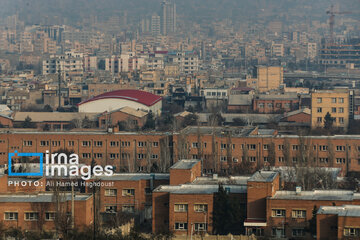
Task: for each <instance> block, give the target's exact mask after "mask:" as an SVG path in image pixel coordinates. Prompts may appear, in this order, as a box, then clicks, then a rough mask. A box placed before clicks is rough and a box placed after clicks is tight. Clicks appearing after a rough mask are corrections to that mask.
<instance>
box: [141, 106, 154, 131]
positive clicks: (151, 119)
mask: <svg viewBox="0 0 360 240" xmlns="http://www.w3.org/2000/svg"><path fill="white" fill-rule="evenodd" d="M143 129H144V130H147V129H155V119H154V115H153V113H152V111H150V112H149V114H148V115H147V119H146V122H145V124H144V127H143Z"/></svg>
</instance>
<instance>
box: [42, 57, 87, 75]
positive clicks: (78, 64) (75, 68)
mask: <svg viewBox="0 0 360 240" xmlns="http://www.w3.org/2000/svg"><path fill="white" fill-rule="evenodd" d="M83 71H84V59H83V57H82V56H80V55H79V56H78V55H77V56H73V55H58V56H51V57H50V58H48V59H46V60H43V63H42V74H43V75H48V74H57V73H59V72H60V73H61V74H64V73H69V72H78V73H82V72H83Z"/></svg>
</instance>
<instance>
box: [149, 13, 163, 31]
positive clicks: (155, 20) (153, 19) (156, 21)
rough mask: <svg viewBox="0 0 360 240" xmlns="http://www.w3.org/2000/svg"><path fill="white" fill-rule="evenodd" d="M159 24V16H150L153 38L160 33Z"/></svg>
mask: <svg viewBox="0 0 360 240" xmlns="http://www.w3.org/2000/svg"><path fill="white" fill-rule="evenodd" d="M160 28H161V23H160V16H159V15H156V14H154V15H152V16H151V34H152V35H154V36H158V35H160V33H161V29H160Z"/></svg>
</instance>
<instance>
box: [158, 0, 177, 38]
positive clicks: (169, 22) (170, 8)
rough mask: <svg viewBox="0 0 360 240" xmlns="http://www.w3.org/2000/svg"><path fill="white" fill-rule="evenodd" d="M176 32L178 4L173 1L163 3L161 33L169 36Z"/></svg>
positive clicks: (168, 0)
mask: <svg viewBox="0 0 360 240" xmlns="http://www.w3.org/2000/svg"><path fill="white" fill-rule="evenodd" d="M175 32H176V4H175V2H174V1H172V0H164V1H163V2H162V3H161V33H162V35H167V34H170V33H175Z"/></svg>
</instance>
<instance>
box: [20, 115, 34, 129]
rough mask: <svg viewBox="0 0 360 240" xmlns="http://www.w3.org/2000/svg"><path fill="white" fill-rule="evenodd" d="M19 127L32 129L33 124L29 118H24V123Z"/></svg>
mask: <svg viewBox="0 0 360 240" xmlns="http://www.w3.org/2000/svg"><path fill="white" fill-rule="evenodd" d="M21 127H23V128H34V127H35V124H34V123H33V122H32V120H31V118H30V117H29V116H27V117H26V118H25V121H24V122H23V123H22V124H21Z"/></svg>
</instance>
